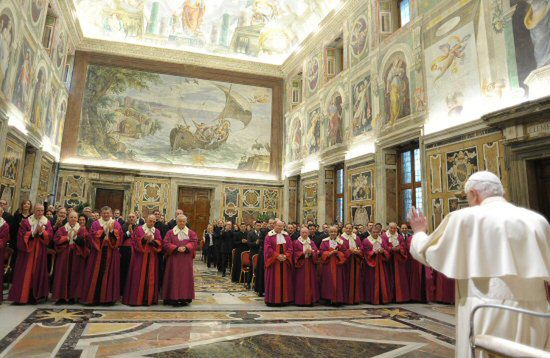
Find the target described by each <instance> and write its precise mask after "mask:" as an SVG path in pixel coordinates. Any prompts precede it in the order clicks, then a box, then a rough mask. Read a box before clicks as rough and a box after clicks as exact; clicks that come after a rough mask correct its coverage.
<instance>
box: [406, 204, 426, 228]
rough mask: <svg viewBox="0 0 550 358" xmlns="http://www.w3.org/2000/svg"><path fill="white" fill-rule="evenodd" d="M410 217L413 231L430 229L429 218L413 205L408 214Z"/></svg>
mask: <svg viewBox="0 0 550 358" xmlns="http://www.w3.org/2000/svg"><path fill="white" fill-rule="evenodd" d="M407 218H408V219H409V225H410V226H411V228H412V230H413V232H414V233H415V234H416V233H417V232H426V231H427V230H428V220H426V217H425V216H424V214H423V213H422V212H421V211H419V210H418V211H417V210H416V208H415V207H414V206H413V207H412V208H411V210H410V211H409V214H408V215H407Z"/></svg>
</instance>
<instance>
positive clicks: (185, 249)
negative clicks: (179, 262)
mask: <svg viewBox="0 0 550 358" xmlns="http://www.w3.org/2000/svg"><path fill="white" fill-rule="evenodd" d="M186 251H187V247H185V246H180V247H178V252H180V253H182V254H183V253H184V252H186Z"/></svg>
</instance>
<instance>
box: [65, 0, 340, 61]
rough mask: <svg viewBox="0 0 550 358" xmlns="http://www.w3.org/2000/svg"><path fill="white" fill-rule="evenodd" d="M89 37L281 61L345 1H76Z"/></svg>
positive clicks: (120, 42) (79, 21)
mask: <svg viewBox="0 0 550 358" xmlns="http://www.w3.org/2000/svg"><path fill="white" fill-rule="evenodd" d="M73 1H74V6H75V8H76V15H77V16H76V17H77V21H78V23H79V26H80V28H81V30H82V34H83V36H84V38H86V39H95V40H102V41H108V42H112V43H113V44H117V43H118V44H133V45H140V46H146V47H152V48H162V49H169V50H176V51H178V50H180V51H185V52H187V53H190V52H191V53H196V54H204V55H214V56H220V57H222V58H231V59H239V60H248V61H253V62H256V63H263V64H272V65H281V64H282V63H283V62H284V61H285V60H286V59H287V58H288V57H289V56H290V55H291V54H292V52H293V51H294V50H295V49H296V47H297V46H299V44H300V43H301V42H302V41H303V40H304V39H305V38H306V37H307V36H308V35H309V34H310V33H311V32H312V31H315V30H316V29H317V28H318V27H319V24H320V23H321V22H322V20H323V19H324V18H325V17H327V15H328V14H329V13H330V12H331V11H332V10H333V9H334V8H336V7H337V6H338V5H340V4H341V3H342V1H341V0H73Z"/></svg>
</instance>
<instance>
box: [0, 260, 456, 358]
mask: <svg viewBox="0 0 550 358" xmlns="http://www.w3.org/2000/svg"><path fill="white" fill-rule="evenodd" d="M195 275H196V281H197V283H196V289H197V299H196V300H195V301H193V303H192V304H191V305H190V306H187V307H182V308H173V307H169V306H162V305H159V306H153V307H149V308H144V307H141V308H134V307H127V306H124V305H120V304H117V305H115V306H110V307H88V306H80V305H73V306H54V305H52V304H43V305H37V306H12V305H9V304H7V303H4V304H3V305H2V306H0V318H1V319H0V357H53V356H57V357H238V358H242V357H273V356H285V357H286V356H292V357H310V356H316V355H324V356H328V357H351V356H358V357H397V356H411V357H451V356H453V355H454V342H455V340H454V338H455V336H454V321H455V320H454V316H453V308H452V307H449V306H442V305H423V304H408V305H387V306H371V305H357V306H343V307H340V308H333V307H326V306H316V307H312V308H303V307H284V308H274V307H266V306H265V305H264V304H263V300H262V299H261V298H259V297H256V296H255V295H254V294H253V293H251V292H249V291H245V290H244V288H243V286H242V285H236V284H232V283H231V282H230V281H229V279H228V278H222V277H220V276H219V275H218V274H217V272H216V271H215V270H213V269H208V268H206V266H205V265H204V264H203V263H202V262H200V261H198V260H197V261H196V262H195Z"/></svg>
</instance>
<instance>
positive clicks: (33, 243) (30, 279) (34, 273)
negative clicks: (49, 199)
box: [8, 204, 53, 304]
mask: <svg viewBox="0 0 550 358" xmlns="http://www.w3.org/2000/svg"><path fill="white" fill-rule="evenodd" d="M52 239H53V231H52V225H51V224H50V221H49V220H48V218H47V217H45V216H44V205H40V204H36V205H35V206H34V214H33V215H31V216H29V217H28V218H27V219H25V220H23V221H22V222H21V226H20V228H19V234H18V235H17V250H18V251H19V253H18V255H17V261H16V263H15V270H14V275H13V286H12V287H11V290H10V294H9V297H8V299H9V300H10V301H13V302H15V303H16V304H26V303H31V304H36V303H37V301H39V300H42V299H44V300H46V299H47V298H48V295H49V293H50V285H49V276H48V263H47V248H48V244H49V243H50V241H51V240H52Z"/></svg>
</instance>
